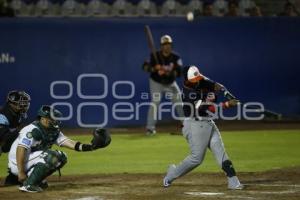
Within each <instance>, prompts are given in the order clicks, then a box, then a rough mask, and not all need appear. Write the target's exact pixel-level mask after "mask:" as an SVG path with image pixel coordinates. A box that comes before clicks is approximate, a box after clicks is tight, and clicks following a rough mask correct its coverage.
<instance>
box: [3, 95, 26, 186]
mask: <svg viewBox="0 0 300 200" xmlns="http://www.w3.org/2000/svg"><path fill="white" fill-rule="evenodd" d="M30 100H31V99H30V96H29V94H27V93H26V92H24V91H18V90H13V91H10V92H9V93H8V95H7V99H6V103H5V105H4V106H3V107H1V108H0V154H1V152H4V153H7V152H9V150H10V147H11V145H12V143H13V142H14V140H15V139H16V138H17V137H18V136H19V129H20V128H21V126H22V124H23V123H24V122H25V120H26V118H27V111H28V109H29V106H30ZM17 183H18V177H16V176H14V175H13V174H11V173H9V175H8V176H7V177H6V179H5V183H4V184H5V185H14V184H17Z"/></svg>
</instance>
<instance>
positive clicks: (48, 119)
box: [8, 105, 111, 192]
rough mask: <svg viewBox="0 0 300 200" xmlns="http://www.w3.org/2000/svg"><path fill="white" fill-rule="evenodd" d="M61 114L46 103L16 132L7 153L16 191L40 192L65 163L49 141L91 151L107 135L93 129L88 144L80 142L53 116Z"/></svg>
mask: <svg viewBox="0 0 300 200" xmlns="http://www.w3.org/2000/svg"><path fill="white" fill-rule="evenodd" d="M61 116H62V114H61V113H60V112H59V111H58V110H56V109H53V108H51V107H50V106H47V105H45V106H42V107H41V108H40V110H39V111H38V118H37V120H36V121H34V122H33V123H31V124H29V125H28V126H26V127H24V128H23V129H22V130H21V131H20V135H19V137H18V138H17V139H16V140H15V141H14V143H13V145H12V147H11V149H10V152H9V163H8V166H9V169H10V171H11V172H12V173H13V174H15V175H17V176H18V179H19V181H20V182H21V183H22V186H20V188H19V190H21V191H24V192H41V191H42V190H43V189H42V188H46V187H48V184H47V182H46V180H45V178H46V177H48V176H50V175H51V174H52V173H54V172H55V171H56V170H59V169H60V168H62V167H63V166H64V165H65V164H66V162H67V156H66V154H65V153H63V152H62V151H57V150H56V151H55V150H51V147H52V145H53V144H56V145H58V146H61V147H66V148H69V149H73V150H76V151H93V150H96V149H98V148H103V147H106V146H107V145H109V144H110V141H111V138H110V135H109V133H108V132H107V131H106V130H105V129H96V130H95V131H94V138H93V140H92V142H91V144H81V143H80V142H77V141H73V140H71V139H69V138H68V137H66V136H65V135H64V134H63V133H62V132H61V131H60V127H59V124H60V122H59V121H58V120H56V118H59V117H61Z"/></svg>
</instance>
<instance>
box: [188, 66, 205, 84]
mask: <svg viewBox="0 0 300 200" xmlns="http://www.w3.org/2000/svg"><path fill="white" fill-rule="evenodd" d="M203 78H204V76H203V75H202V74H201V73H200V72H199V69H198V68H197V67H196V66H193V65H192V66H190V67H189V69H188V71H187V80H188V81H189V82H191V83H196V82H198V81H200V80H202V79H203Z"/></svg>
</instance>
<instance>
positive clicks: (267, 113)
mask: <svg viewBox="0 0 300 200" xmlns="http://www.w3.org/2000/svg"><path fill="white" fill-rule="evenodd" d="M224 96H225V97H226V98H228V99H236V97H235V96H233V94H231V93H230V92H228V91H225V93H224ZM241 104H243V103H241ZM243 105H244V104H243ZM247 107H248V108H250V109H253V110H256V111H260V110H259V109H258V108H256V107H255V106H247ZM260 113H262V114H264V115H265V117H269V118H274V119H277V120H280V119H281V118H282V115H281V114H280V113H277V112H274V111H272V110H268V109H264V110H263V111H260Z"/></svg>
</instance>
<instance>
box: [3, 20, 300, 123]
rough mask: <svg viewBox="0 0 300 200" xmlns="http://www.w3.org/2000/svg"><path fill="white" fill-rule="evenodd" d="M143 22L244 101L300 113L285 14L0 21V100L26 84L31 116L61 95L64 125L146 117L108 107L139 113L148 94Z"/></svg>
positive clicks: (295, 51)
mask: <svg viewBox="0 0 300 200" xmlns="http://www.w3.org/2000/svg"><path fill="white" fill-rule="evenodd" d="M145 24H148V25H150V27H151V28H152V31H153V35H154V37H155V40H156V42H157V43H156V45H157V46H158V45H159V44H158V42H159V37H160V36H161V35H163V34H170V35H171V36H172V37H173V40H174V49H175V51H177V52H178V53H179V54H180V55H181V56H182V58H183V62H184V64H185V65H189V64H194V65H197V66H199V68H200V70H201V72H202V73H204V74H205V75H207V76H208V77H210V78H212V79H214V80H218V81H219V82H221V83H223V84H224V85H225V86H227V87H228V88H230V90H231V91H232V93H233V94H235V95H236V96H237V97H239V98H240V100H242V101H260V102H262V103H264V105H265V106H266V107H267V108H269V109H273V110H276V111H278V112H281V113H283V114H285V115H287V116H299V115H300V89H299V74H300V66H299V64H300V56H299V52H300V40H299V35H300V18H284V17H283V18H278V17H277V18H214V17H212V18H200V19H196V20H195V21H194V22H192V23H190V22H187V21H186V20H185V19H183V18H155V19H153V18H134V19H132V18H108V19H39V18H35V19H29V18H28V19H1V20H0V70H1V80H0V84H1V90H0V97H1V100H0V102H1V103H4V99H5V98H4V97H5V95H6V94H7V92H8V91H9V90H12V89H23V90H26V91H28V92H29V93H30V94H31V96H32V106H31V109H30V112H29V116H30V118H31V119H33V118H34V116H35V113H36V110H37V109H38V107H39V106H40V105H42V104H52V103H55V102H56V103H57V104H61V103H62V106H60V107H61V109H62V110H63V111H64V112H65V116H66V117H67V118H68V116H70V117H69V119H68V120H66V121H65V122H64V123H65V124H66V125H68V126H77V125H78V121H81V122H82V123H83V124H93V123H104V122H105V121H107V124H108V126H117V125H138V124H143V123H145V121H146V113H147V106H141V109H139V110H140V112H139V115H140V118H139V120H126V121H124V120H122V121H121V120H116V119H114V117H113V113H112V112H111V110H112V108H113V106H115V107H118V106H119V107H118V108H121V107H122V106H121V105H116V103H117V102H130V103H132V107H131V106H129V105H123V107H122V108H125V109H129V110H131V111H132V113H134V112H137V107H136V106H137V104H136V103H141V102H148V101H149V99H147V98H145V96H143V97H141V96H142V95H144V93H143V92H148V91H149V89H148V87H149V85H148V74H147V73H145V72H143V71H142V69H141V65H142V63H143V61H144V60H145V59H146V58H147V57H148V56H149V50H148V47H147V42H146V38H145V34H144V30H143V27H144V25H145ZM82 74H84V75H82ZM93 76H96V77H93ZM106 78H107V79H106ZM55 81H56V82H55ZM57 81H63V82H57ZM116 81H125V82H116ZM132 83H133V84H132ZM178 83H179V84H180V85H181V80H180V79H179V80H178ZM51 85H52V89H53V90H52V95H51ZM133 85H134V90H133ZM114 93H115V94H114ZM91 95H92V96H95V95H99V96H98V97H95V98H92V97H91ZM118 95H119V96H122V97H124V98H123V99H121V100H120V99H118V98H116V96H118ZM125 97H126V98H125ZM105 105H106V106H107V108H105ZM70 108H71V110H72V112H73V115H70V114H72V113H69V111H70ZM105 109H107V110H108V111H109V112H108V114H107V116H104V114H103V113H104V110H105ZM78 114H80V116H79V115H78ZM118 115H119V116H120V117H122V116H123V117H126V116H127V117H130V116H129V115H128V114H124V113H123V114H120V113H119V114H118ZM166 115H167V116H169V115H168V114H166ZM166 118H168V117H166ZM128 119H131V118H128Z"/></svg>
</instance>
